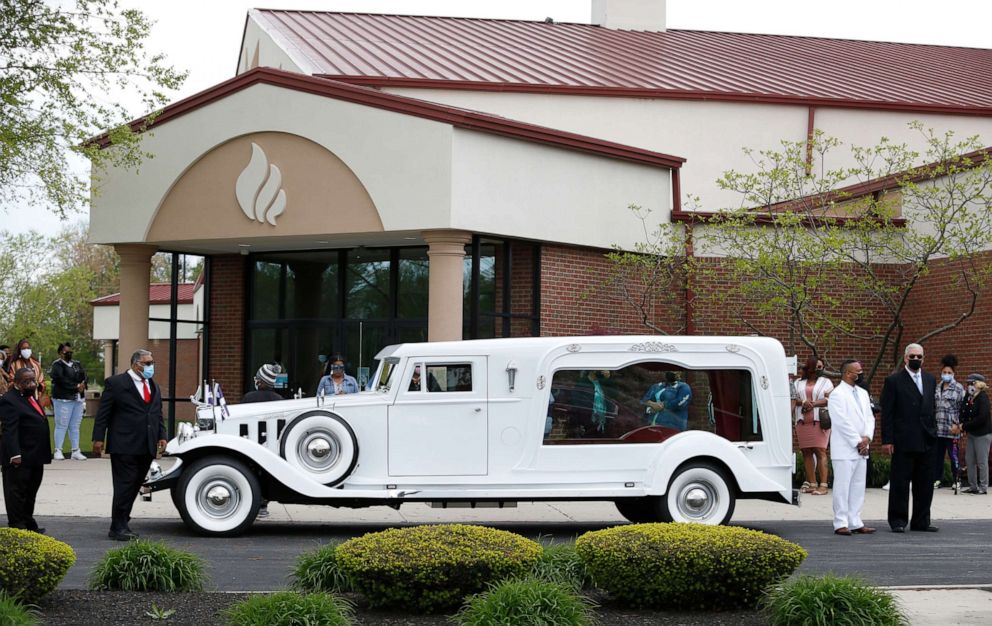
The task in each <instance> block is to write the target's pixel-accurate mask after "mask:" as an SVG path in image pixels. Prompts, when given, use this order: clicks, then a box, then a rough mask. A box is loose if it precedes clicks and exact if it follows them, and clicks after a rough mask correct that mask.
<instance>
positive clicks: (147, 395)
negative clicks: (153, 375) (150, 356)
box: [144, 380, 152, 404]
mask: <svg viewBox="0 0 992 626" xmlns="http://www.w3.org/2000/svg"><path fill="white" fill-rule="evenodd" d="M144 383H145V404H151V402H152V392H151V390H150V389H148V381H147V380H146V381H144Z"/></svg>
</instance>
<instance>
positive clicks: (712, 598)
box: [575, 524, 807, 610]
mask: <svg viewBox="0 0 992 626" xmlns="http://www.w3.org/2000/svg"><path fill="white" fill-rule="evenodd" d="M575 548H576V550H577V551H578V553H579V556H580V557H581V558H582V560H583V561H584V562H585V564H586V567H587V568H588V570H589V571H590V573H591V574H592V577H593V580H594V581H595V583H596V586H597V587H599V588H600V589H602V590H604V591H607V592H608V593H609V594H610V595H611V596H612V597H613V598H615V599H616V600H618V601H620V602H622V603H623V604H626V605H629V606H634V607H652V608H673V609H711V610H712V609H717V610H720V609H735V608H752V607H754V606H756V605H757V603H758V600H759V599H760V598H761V594H762V593H763V592H764V590H765V589H766V588H768V587H770V586H771V585H774V584H775V583H777V582H779V581H780V580H782V579H784V578H786V577H787V576H789V575H790V574H792V572H794V571H795V570H796V568H797V567H799V565H800V563H802V562H803V559H805V558H806V556H807V552H806V551H805V550H803V549H802V548H801V547H800V546H798V545H796V544H794V543H791V542H789V541H786V540H784V539H781V538H779V537H776V536H774V535H767V534H765V533H761V532H758V531H754V530H748V529H745V528H733V527H727V526H704V525H701V524H634V525H630V526H619V527H616V528H608V529H606V530H599V531H595V532H590V533H586V534H585V535H582V536H581V537H579V538H578V540H577V541H576V542H575Z"/></svg>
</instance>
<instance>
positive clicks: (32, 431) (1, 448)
mask: <svg viewBox="0 0 992 626" xmlns="http://www.w3.org/2000/svg"><path fill="white" fill-rule="evenodd" d="M37 388H38V381H37V380H36V379H35V373H34V370H33V369H31V368H27V367H25V368H22V369H19V370H17V371H16V372H15V373H14V379H13V385H12V386H11V388H10V389H9V390H8V391H7V393H5V394H4V395H3V397H2V398H0V424H2V428H3V431H2V432H3V443H2V445H0V455H2V457H0V460H2V466H3V468H2V471H3V499H4V503H5V504H6V505H7V525H8V526H10V527H11V528H23V529H25V530H33V531H34V532H36V533H44V532H45V529H44V528H39V527H38V522H37V521H35V519H34V501H35V497H36V496H37V495H38V488H39V487H41V478H42V476H43V475H44V473H45V466H46V465H48V464H49V463H51V462H52V435H51V431H49V429H48V418H47V417H45V411H44V410H43V409H42V408H41V405H40V404H38V401H37V400H36V399H35V397H34V395H35V390H36V389H37Z"/></svg>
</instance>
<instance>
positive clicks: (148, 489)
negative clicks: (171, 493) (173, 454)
mask: <svg viewBox="0 0 992 626" xmlns="http://www.w3.org/2000/svg"><path fill="white" fill-rule="evenodd" d="M182 464H183V460H182V459H180V458H177V459H176V462H175V463H174V464H173V466H172V467H170V468H169V469H168V470H166V471H164V472H160V473H158V474H157V475H155V474H153V473H152V472H151V471H149V476H148V477H147V478H146V479H145V482H144V483H143V484H142V485H141V493H142V494H146V493H147V494H149V495H151V493H152V492H154V491H161V490H162V489H171V488H172V486H173V485H175V484H176V481H177V480H179V474H181V473H182V470H181V469H180V468H181V467H182ZM149 499H150V498H149Z"/></svg>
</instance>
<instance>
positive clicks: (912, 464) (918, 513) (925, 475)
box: [889, 443, 937, 530]
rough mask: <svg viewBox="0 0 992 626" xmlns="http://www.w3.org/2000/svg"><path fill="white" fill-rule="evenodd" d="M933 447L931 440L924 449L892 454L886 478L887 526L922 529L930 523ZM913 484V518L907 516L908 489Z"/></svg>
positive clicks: (934, 447)
mask: <svg viewBox="0 0 992 626" xmlns="http://www.w3.org/2000/svg"><path fill="white" fill-rule="evenodd" d="M936 450H937V448H936V446H935V445H934V444H933V443H931V444H930V445H929V446H928V447H927V449H926V450H925V451H923V452H900V451H899V448H896V450H895V452H893V454H892V473H891V475H890V477H889V526H890V527H891V528H896V527H899V526H901V527H903V528H905V527H906V525H907V522H908V525H909V527H910V528H912V529H919V530H922V529H924V528H926V527H927V526H929V525H930V503H931V502H932V501H933V465H934V459H933V457H934V455H935V454H936ZM910 484H912V485H913V517H912V518H910V517H909V488H910Z"/></svg>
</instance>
